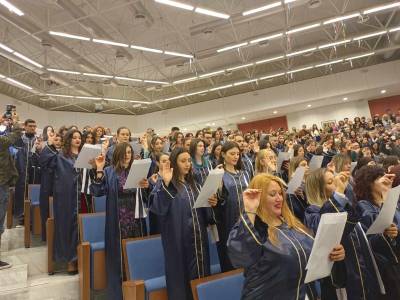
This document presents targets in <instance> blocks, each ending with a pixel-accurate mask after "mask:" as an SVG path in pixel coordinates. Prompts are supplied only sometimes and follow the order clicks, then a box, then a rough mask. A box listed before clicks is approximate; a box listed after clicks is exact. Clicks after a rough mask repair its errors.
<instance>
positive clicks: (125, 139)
mask: <svg viewBox="0 0 400 300" xmlns="http://www.w3.org/2000/svg"><path fill="white" fill-rule="evenodd" d="M130 139H131V131H130V130H129V128H128V127H125V126H123V127H119V128H118V129H117V143H116V144H113V145H112V146H110V147H109V148H108V150H107V154H106V160H107V164H111V161H112V157H113V153H114V150H115V147H116V145H118V144H119V143H129V142H130Z"/></svg>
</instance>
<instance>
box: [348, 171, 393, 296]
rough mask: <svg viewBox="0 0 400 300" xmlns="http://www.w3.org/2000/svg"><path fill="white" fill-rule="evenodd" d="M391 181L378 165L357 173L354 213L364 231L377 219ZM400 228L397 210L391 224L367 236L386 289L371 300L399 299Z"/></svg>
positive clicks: (391, 176)
mask: <svg viewBox="0 0 400 300" xmlns="http://www.w3.org/2000/svg"><path fill="white" fill-rule="evenodd" d="M394 178H395V175H394V174H385V170H384V169H383V168H380V167H378V166H364V167H363V168H361V169H360V170H359V171H358V172H357V175H356V178H355V189H354V191H355V194H356V197H357V206H356V210H357V212H358V214H359V216H360V223H361V224H362V226H363V228H364V231H367V230H368V228H369V227H370V226H371V225H372V224H373V223H374V221H375V219H376V218H377V217H378V215H379V213H380V211H381V209H382V205H383V203H384V201H385V200H386V195H387V193H388V191H389V189H390V188H391V187H392V183H393V179H394ZM399 226H400V211H399V210H398V209H396V212H395V216H394V219H393V223H392V224H391V225H390V226H389V227H388V228H386V229H385V231H384V232H383V233H382V234H370V235H368V236H367V237H368V240H369V243H370V244H371V250H372V252H373V254H374V256H375V258H376V262H377V264H378V268H379V272H380V274H381V276H382V279H383V284H384V286H385V290H386V294H385V295H382V294H377V293H376V297H375V298H374V299H388V300H389V299H400V264H399V258H400V257H399V253H400V244H399V242H400V238H399V235H398V232H399ZM376 292H378V291H376Z"/></svg>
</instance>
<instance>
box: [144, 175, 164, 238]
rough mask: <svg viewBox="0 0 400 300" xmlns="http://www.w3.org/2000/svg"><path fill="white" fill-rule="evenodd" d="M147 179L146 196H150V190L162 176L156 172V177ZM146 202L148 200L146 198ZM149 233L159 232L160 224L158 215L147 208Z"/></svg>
mask: <svg viewBox="0 0 400 300" xmlns="http://www.w3.org/2000/svg"><path fill="white" fill-rule="evenodd" d="M147 180H148V181H149V188H148V193H147V194H148V195H149V196H148V197H150V194H151V192H152V191H153V189H154V187H155V186H156V185H157V182H158V181H160V180H161V181H162V177H161V176H160V174H157V179H156V180H153V179H152V178H151V177H149V178H148V179H147ZM148 203H150V201H149V200H148ZM149 230H150V232H149V234H150V235H154V234H160V233H161V224H160V221H159V218H158V216H157V215H156V214H155V213H153V212H152V211H151V210H149Z"/></svg>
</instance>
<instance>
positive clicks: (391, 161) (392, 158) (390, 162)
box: [382, 155, 399, 172]
mask: <svg viewBox="0 0 400 300" xmlns="http://www.w3.org/2000/svg"><path fill="white" fill-rule="evenodd" d="M398 164H399V158H398V156H396V155H389V156H386V157H385V158H384V159H383V160H382V167H383V168H384V169H385V171H386V172H388V171H389V170H388V169H389V167H390V166H397V165H398Z"/></svg>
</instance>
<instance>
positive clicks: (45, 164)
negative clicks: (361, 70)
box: [39, 144, 58, 241]
mask: <svg viewBox="0 0 400 300" xmlns="http://www.w3.org/2000/svg"><path fill="white" fill-rule="evenodd" d="M56 154H58V151H57V150H56V149H55V148H54V147H53V146H49V145H47V144H46V146H45V147H44V148H43V150H42V152H41V153H40V156H39V165H40V170H41V172H40V174H41V179H40V195H39V206H40V219H41V222H42V240H43V241H45V240H46V221H47V219H48V218H49V197H50V196H53V183H54V168H52V167H51V166H50V165H49V162H50V161H51V157H52V156H54V155H56Z"/></svg>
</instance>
